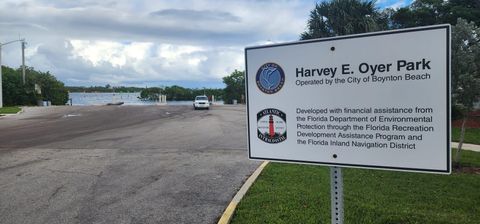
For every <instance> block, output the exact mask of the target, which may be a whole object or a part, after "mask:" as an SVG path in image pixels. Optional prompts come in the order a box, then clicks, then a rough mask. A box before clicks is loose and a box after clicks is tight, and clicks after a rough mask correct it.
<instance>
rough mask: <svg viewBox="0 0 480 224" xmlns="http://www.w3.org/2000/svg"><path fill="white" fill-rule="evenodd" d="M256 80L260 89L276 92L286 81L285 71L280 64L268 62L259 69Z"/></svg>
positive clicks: (266, 91)
mask: <svg viewBox="0 0 480 224" xmlns="http://www.w3.org/2000/svg"><path fill="white" fill-rule="evenodd" d="M256 82H257V86H258V88H259V89H260V91H262V92H264V93H266V94H274V93H276V92H278V91H280V89H282V87H283V84H284V83H285V73H284V72H283V69H282V68H281V67H280V65H277V64H275V63H271V62H270V63H266V64H264V65H262V66H261V67H260V68H259V69H258V71H257V76H256Z"/></svg>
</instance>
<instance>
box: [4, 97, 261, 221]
mask: <svg viewBox="0 0 480 224" xmlns="http://www.w3.org/2000/svg"><path fill="white" fill-rule="evenodd" d="M245 125H246V123H245V108H244V107H242V106H215V107H213V108H212V109H211V110H209V111H194V110H192V109H191V107H187V106H120V107H117V106H111V107H108V106H103V107H98V106H97V107H50V108H27V110H26V112H25V113H23V114H20V115H17V116H10V117H3V118H0V223H15V224H20V223H214V222H216V221H217V220H218V217H219V216H220V215H221V213H222V212H223V210H224V209H225V207H226V206H227V205H228V202H229V201H230V199H231V198H232V197H233V195H234V194H235V193H236V190H237V189H238V188H239V187H240V186H241V184H242V183H243V181H244V180H245V178H246V177H247V176H249V175H250V174H251V173H252V172H253V171H254V170H255V168H256V167H257V166H258V165H259V163H258V162H252V161H249V160H248V159H247V151H246V134H245Z"/></svg>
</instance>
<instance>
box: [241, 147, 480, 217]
mask: <svg viewBox="0 0 480 224" xmlns="http://www.w3.org/2000/svg"><path fill="white" fill-rule="evenodd" d="M462 161H463V165H464V166H476V167H480V153H478V152H472V151H463V152H462ZM343 171H344V188H345V189H344V200H345V201H344V205H345V210H344V211H345V223H421V224H425V223H435V224H436V223H455V224H456V223H469V224H470V223H480V174H472V173H455V172H454V173H453V174H451V175H437V174H421V173H407V172H395V171H378V170H366V169H348V168H345V169H343ZM232 223H234V224H235V223H330V176H329V168H328V167H322V166H313V165H295V164H281V163H270V164H269V165H268V166H267V167H265V169H264V171H263V172H262V174H261V175H260V177H259V178H258V179H257V181H256V182H255V184H254V185H253V186H252V188H250V190H249V191H248V193H247V195H246V196H245V197H244V198H243V200H242V201H241V202H240V204H239V205H238V207H237V209H236V212H235V215H234V217H233V220H232Z"/></svg>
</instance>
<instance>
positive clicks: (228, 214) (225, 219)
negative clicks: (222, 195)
mask: <svg viewBox="0 0 480 224" xmlns="http://www.w3.org/2000/svg"><path fill="white" fill-rule="evenodd" d="M267 164H268V161H265V162H263V163H262V164H261V165H260V166H259V167H258V168H257V169H256V170H255V172H253V174H252V175H251V176H250V177H249V178H248V179H247V181H245V183H244V184H243V186H242V187H241V188H240V190H239V191H238V192H237V194H236V195H235V197H233V199H232V201H231V202H230V204H228V206H227V208H226V209H225V211H224V212H223V214H222V217H220V220H218V224H228V223H230V221H231V220H232V217H233V213H234V212H235V208H237V205H238V203H240V201H241V200H242V198H243V196H244V195H245V194H246V193H247V191H248V189H250V187H251V186H252V184H253V183H254V182H255V180H256V179H257V177H258V176H259V175H260V173H262V170H263V168H265V166H267Z"/></svg>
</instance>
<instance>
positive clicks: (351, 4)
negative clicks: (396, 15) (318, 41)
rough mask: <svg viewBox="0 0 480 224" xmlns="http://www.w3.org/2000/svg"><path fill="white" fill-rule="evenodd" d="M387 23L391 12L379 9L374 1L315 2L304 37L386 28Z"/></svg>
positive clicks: (328, 35)
mask: <svg viewBox="0 0 480 224" xmlns="http://www.w3.org/2000/svg"><path fill="white" fill-rule="evenodd" d="M387 24H388V16H387V15H386V14H385V13H382V12H379V11H378V9H377V8H376V7H375V1H369V0H332V1H329V2H322V3H320V4H318V3H317V4H316V5H315V8H314V9H313V10H312V11H311V12H310V19H309V20H308V23H307V31H305V32H303V33H302V34H301V39H302V40H307V39H313V38H321V37H332V36H338V35H348V34H356V33H365V32H372V31H379V30H385V29H387V27H388V26H387Z"/></svg>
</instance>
